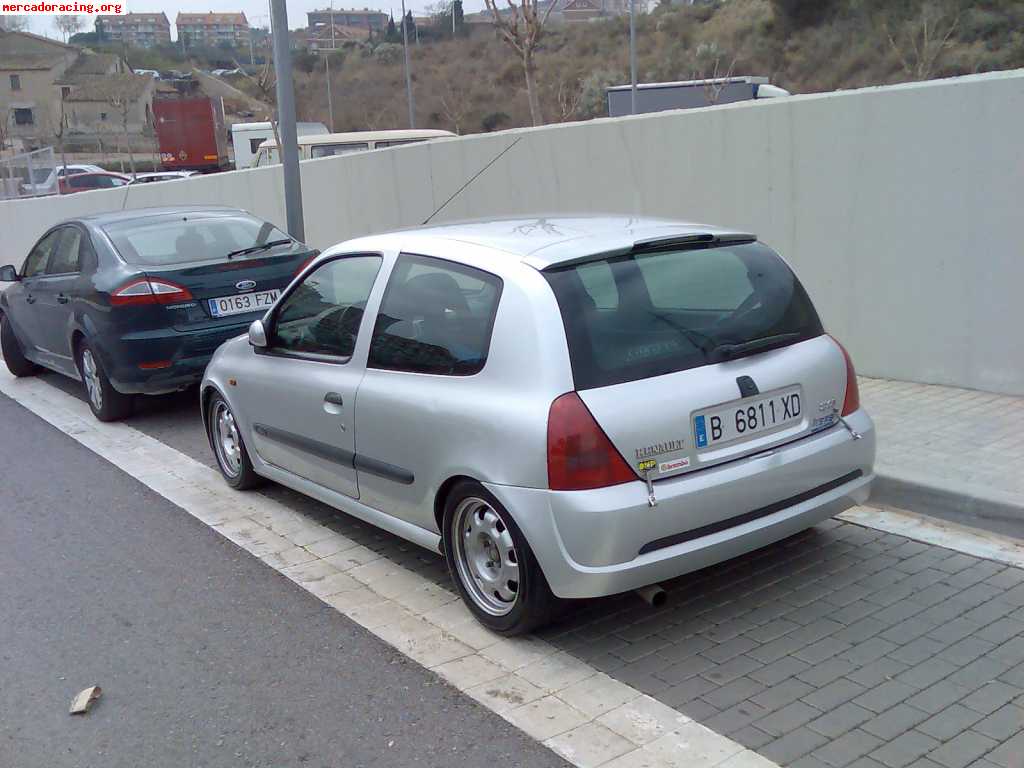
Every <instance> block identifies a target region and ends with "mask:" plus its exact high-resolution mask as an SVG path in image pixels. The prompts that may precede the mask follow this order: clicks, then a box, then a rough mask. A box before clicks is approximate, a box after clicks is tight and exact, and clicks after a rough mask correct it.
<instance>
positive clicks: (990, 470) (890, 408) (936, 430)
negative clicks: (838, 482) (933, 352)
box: [860, 377, 1024, 535]
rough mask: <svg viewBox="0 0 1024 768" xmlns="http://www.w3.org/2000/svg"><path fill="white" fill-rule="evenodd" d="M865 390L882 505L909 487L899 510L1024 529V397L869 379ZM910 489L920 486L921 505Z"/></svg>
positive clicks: (864, 381) (862, 380) (862, 384)
mask: <svg viewBox="0 0 1024 768" xmlns="http://www.w3.org/2000/svg"><path fill="white" fill-rule="evenodd" d="M860 393H861V402H862V403H863V404H864V406H865V408H867V410H868V412H869V413H870V414H871V416H872V417H873V418H874V420H875V424H876V426H877V428H878V458H877V460H876V463H875V469H876V471H877V472H878V475H879V477H880V478H882V481H881V482H880V483H878V484H877V486H876V494H877V495H876V499H877V500H879V501H885V502H888V501H890V499H889V498H887V497H888V496H890V495H892V496H896V495H898V494H899V492H900V490H903V492H904V496H903V498H902V501H903V502H904V503H899V501H900V500H899V499H897V500H896V502H894V506H906V507H909V508H911V509H913V510H914V511H918V512H926V513H928V514H934V513H936V512H937V510H936V509H935V507H943V506H944V507H947V508H951V509H957V508H959V509H960V511H967V512H968V513H969V514H977V515H979V516H981V517H985V516H987V515H988V516H992V517H1015V518H1017V519H1018V520H1019V521H1020V522H1021V523H1022V524H1024V397H1010V396H1007V395H995V394H991V393H989V392H978V391H975V390H969V389H957V388H955V387H940V386H936V385H931V384H913V383H910V382H905V381H889V380H886V379H870V378H866V377H861V378H860ZM908 487H916V488H917V489H918V491H917V496H918V499H917V501H918V503H917V504H915V503H914V497H913V494H911V495H906V489H907V488H908ZM922 490H924V491H925V493H924V494H922V493H921V491H922ZM922 497H923V498H922ZM943 497H944V498H943ZM922 502H924V504H922ZM918 506H927V507H929V508H927V509H926V508H918ZM967 522H970V520H968V521H967ZM1000 532H1003V533H1009V534H1016V535H1020V532H1019V531H1013V530H1001V531H1000Z"/></svg>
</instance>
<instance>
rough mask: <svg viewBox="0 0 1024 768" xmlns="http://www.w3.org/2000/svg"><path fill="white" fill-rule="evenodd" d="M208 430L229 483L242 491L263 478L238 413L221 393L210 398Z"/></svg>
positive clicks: (222, 473) (207, 416)
mask: <svg viewBox="0 0 1024 768" xmlns="http://www.w3.org/2000/svg"><path fill="white" fill-rule="evenodd" d="M206 431H207V434H208V435H209V436H210V445H211V446H212V447H213V455H214V456H215V457H216V458H217V467H218V468H219V469H220V473H221V475H223V476H224V479H225V480H226V481H227V484H228V485H230V486H231V487H232V488H234V489H235V490H238V491H247V490H249V489H250V488H255V487H256V486H258V485H260V484H261V483H262V482H263V478H261V477H260V476H259V475H257V474H256V471H255V470H254V469H253V468H252V462H251V461H250V460H249V451H248V450H246V447H245V443H244V442H243V441H242V434H241V431H240V430H239V428H238V424H237V423H236V422H235V415H234V414H233V413H232V412H231V407H230V406H229V405H228V402H227V400H225V399H224V398H223V397H222V396H221V395H220V394H215V395H214V396H213V397H211V398H210V404H209V405H208V406H207V409H206Z"/></svg>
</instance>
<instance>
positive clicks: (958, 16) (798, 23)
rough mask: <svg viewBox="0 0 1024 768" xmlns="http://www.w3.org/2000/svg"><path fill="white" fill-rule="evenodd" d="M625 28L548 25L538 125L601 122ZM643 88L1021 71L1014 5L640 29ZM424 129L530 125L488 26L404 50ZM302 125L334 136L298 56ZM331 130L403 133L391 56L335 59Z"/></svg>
mask: <svg viewBox="0 0 1024 768" xmlns="http://www.w3.org/2000/svg"><path fill="white" fill-rule="evenodd" d="M627 30H628V20H627V19H625V18H622V19H615V20H610V21H603V22H596V23H591V24H584V25H575V26H568V27H567V26H554V25H549V29H548V30H547V31H546V33H545V35H544V38H543V42H542V46H541V49H540V51H539V53H538V69H539V82H540V91H541V103H542V106H543V112H544V119H545V122H558V121H568V120H582V119H588V118H592V117H600V116H602V115H604V114H605V96H604V87H605V86H606V85H608V84H622V83H626V82H628V79H629V74H628V73H629V67H628V31H627ZM637 37H638V52H639V73H640V80H641V82H643V81H663V80H685V79H691V78H700V77H714V76H724V75H726V74H744V75H764V76H767V77H769V78H770V79H771V82H772V83H774V84H776V85H779V86H781V87H783V88H786V89H787V90H789V91H791V92H793V93H810V92H817V91H831V90H836V89H849V88H860V87H864V86H869V85H884V84H890V83H899V82H906V81H912V80H925V79H931V78H938V77H949V76H953V75H962V74H970V73H976V72H986V71H991V70H1001V69H1013V68H1018V67H1024V2H1020V0H982V1H981V2H970V3H967V2H955V0H938V1H936V0H929V1H927V2H922V0H724V1H722V2H718V3H712V4H700V5H693V6H672V5H670V4H669V3H668V2H664V3H662V4H661V5H659V6H658V7H656V8H654V9H653V10H652V12H651V13H650V14H647V15H644V16H642V17H639V18H638V35H637ZM412 60H413V71H414V85H413V87H414V92H415V99H416V122H417V127H420V128H446V129H449V130H455V131H458V132H460V133H476V132H479V131H491V130H498V129H502V128H509V127H513V126H521V125H528V124H530V114H529V108H528V105H527V100H526V94H525V87H524V82H523V69H522V64H521V62H520V60H519V59H518V58H517V57H516V55H515V54H514V53H513V52H512V51H511V49H509V48H508V47H507V46H506V45H505V44H504V43H502V42H501V41H500V40H498V39H497V38H496V37H495V36H494V32H493V30H492V29H490V28H489V27H481V28H477V29H473V30H472V34H469V35H468V36H467V37H464V38H456V39H454V40H452V39H448V40H441V41H432V42H424V41H421V43H420V44H419V45H418V46H414V47H413V49H412ZM296 63H297V66H296V74H295V84H296V98H297V103H298V110H299V114H300V118H301V119H303V120H321V121H323V122H324V123H327V124H328V125H329V124H330V121H329V120H328V114H327V95H326V87H325V81H324V67H323V61H322V60H318V59H315V58H313V57H308V56H301V57H299V59H298V60H297V62H296ZM331 75H332V90H333V97H334V117H335V120H334V123H335V128H336V130H339V131H345V130H368V129H384V128H404V127H406V126H407V123H408V118H407V111H406V102H405V85H404V79H403V71H402V51H401V46H400V45H396V44H394V43H387V42H381V43H377V44H372V45H365V46H353V47H352V48H350V49H348V50H346V51H342V52H338V53H336V54H334V55H333V56H332V58H331Z"/></svg>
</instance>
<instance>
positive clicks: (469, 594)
mask: <svg viewBox="0 0 1024 768" xmlns="http://www.w3.org/2000/svg"><path fill="white" fill-rule="evenodd" d="M444 549H445V557H446V558H447V560H448V570H449V571H450V572H451V575H452V580H453V581H454V582H455V586H456V587H457V588H458V590H459V593H460V594H461V595H462V599H463V600H464V601H465V603H466V605H467V606H468V607H469V610H470V611H472V613H473V615H474V616H475V617H476V618H477V620H478V621H479V622H480V623H481V624H483V625H484V626H486V627H487V628H488V629H491V630H493V631H494V632H497V633H499V634H502V635H520V634H523V633H525V632H529V631H531V630H533V629H536V628H537V627H540V626H542V625H544V624H546V623H547V622H549V621H550V620H551V617H552V615H553V613H554V609H555V605H556V602H557V601H556V599H555V596H554V595H553V594H552V593H551V589H550V587H548V583H547V580H546V579H545V578H544V573H543V572H542V571H541V569H540V566H539V565H538V564H537V560H536V559H535V558H534V556H533V551H532V550H531V549H530V545H529V544H527V542H526V539H525V537H524V536H523V534H522V532H521V531H520V530H519V528H518V527H517V526H516V524H515V521H514V520H512V516H511V515H510V514H509V513H508V511H507V510H506V509H505V508H504V507H503V506H502V505H501V502H499V501H498V500H497V499H496V498H495V497H494V496H493V495H492V494H490V493H489V492H488V491H487V490H486V489H485V488H484V487H483V486H482V485H480V484H479V483H476V482H473V481H468V480H466V481H462V482H460V483H458V484H456V485H455V487H454V488H453V489H452V491H451V493H450V494H449V495H448V499H447V500H446V502H445V511H444Z"/></svg>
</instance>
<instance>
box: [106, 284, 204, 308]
mask: <svg viewBox="0 0 1024 768" xmlns="http://www.w3.org/2000/svg"><path fill="white" fill-rule="evenodd" d="M182 301H192V292H191V291H190V290H189V289H188V288H186V287H184V286H182V285H178V284H177V283H172V282H171V281H170V280H159V279H157V278H155V277H143V278H139V279H138V280H132V281H131V282H130V283H126V284H125V285H122V286H121V287H120V288H118V289H117V290H116V291H114V292H113V293H111V294H110V303H111V305H112V306H115V307H126V306H139V305H143V304H178V303H180V302H182Z"/></svg>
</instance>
